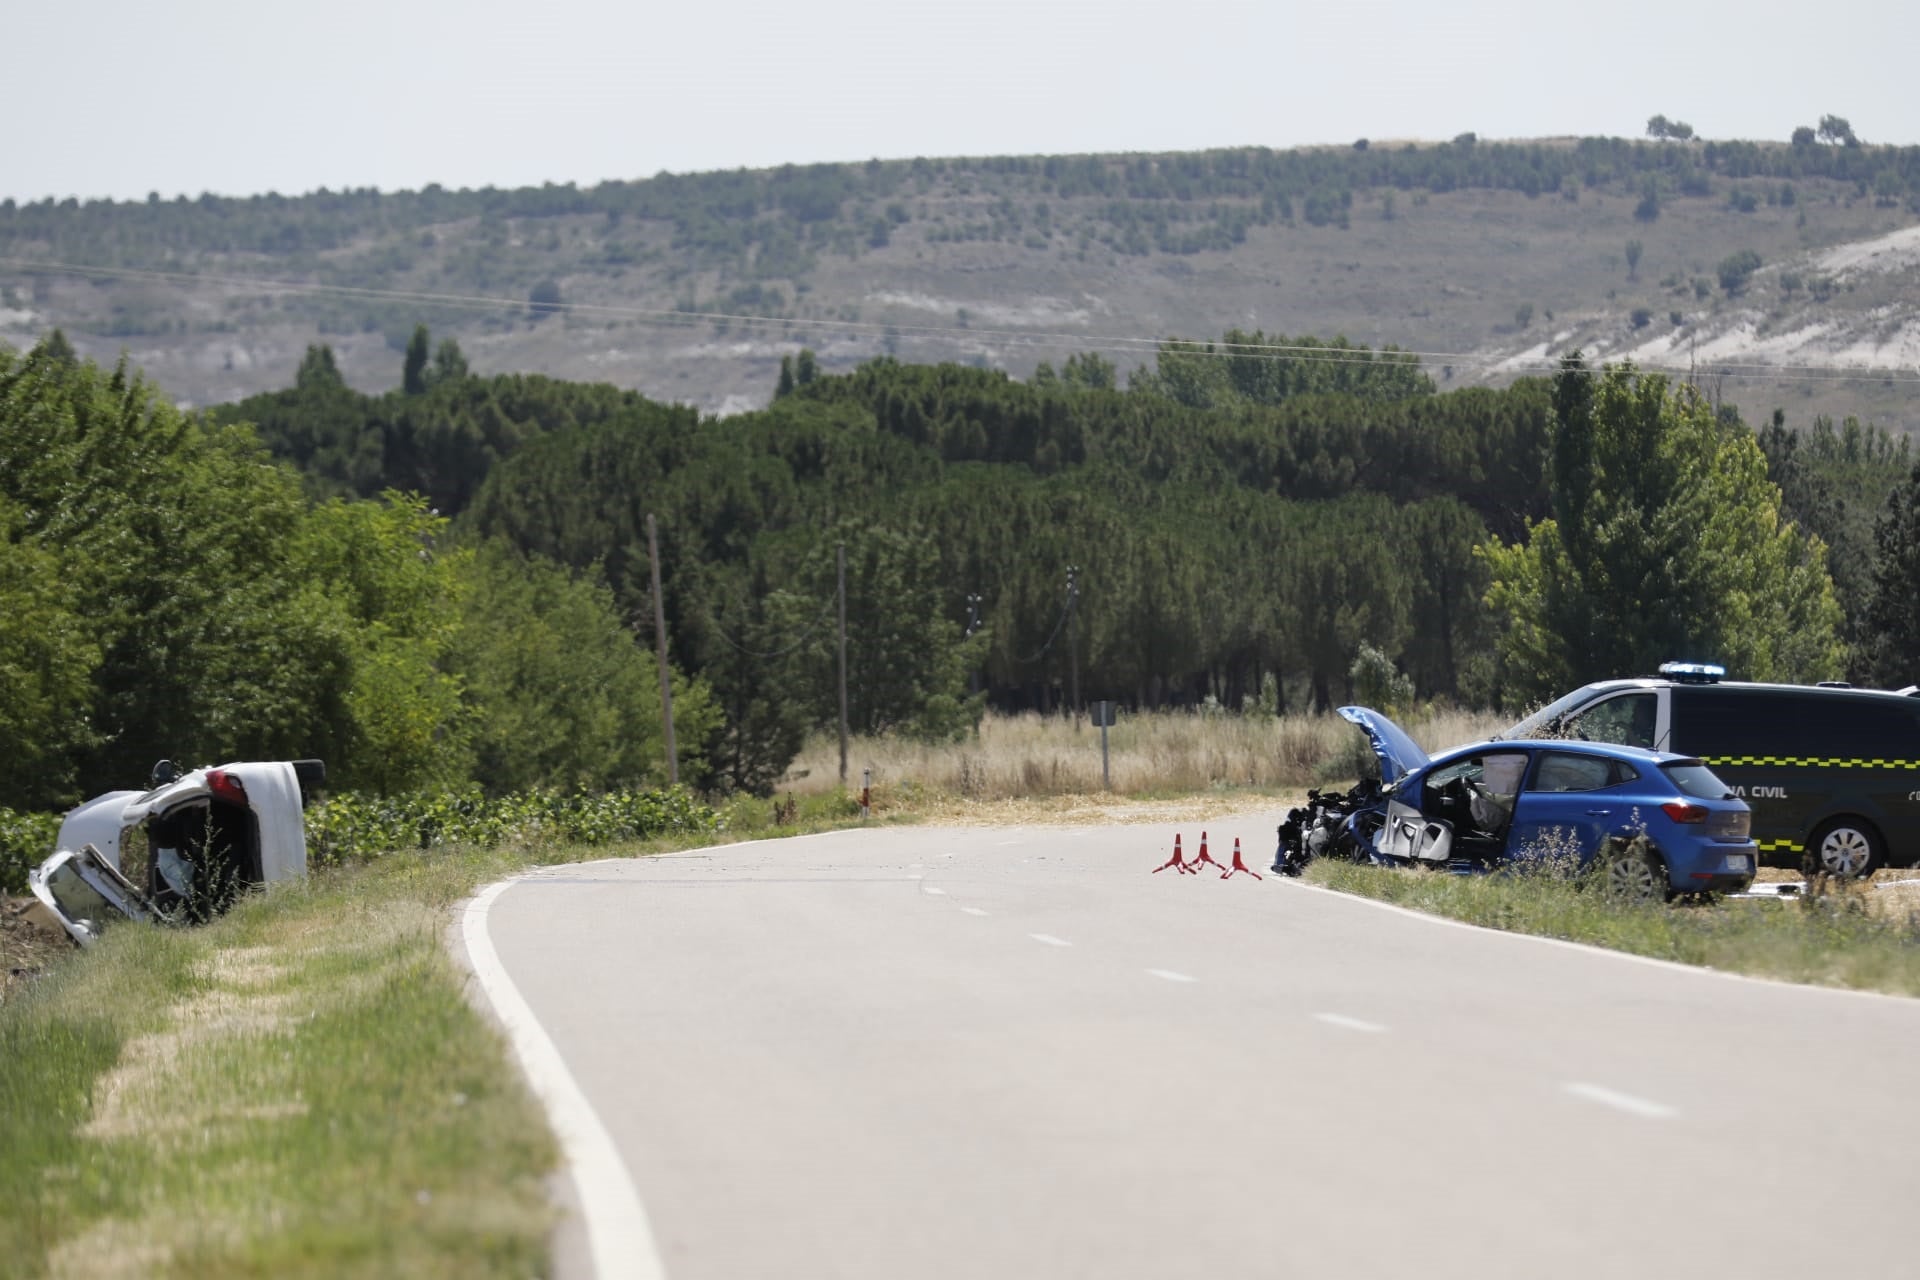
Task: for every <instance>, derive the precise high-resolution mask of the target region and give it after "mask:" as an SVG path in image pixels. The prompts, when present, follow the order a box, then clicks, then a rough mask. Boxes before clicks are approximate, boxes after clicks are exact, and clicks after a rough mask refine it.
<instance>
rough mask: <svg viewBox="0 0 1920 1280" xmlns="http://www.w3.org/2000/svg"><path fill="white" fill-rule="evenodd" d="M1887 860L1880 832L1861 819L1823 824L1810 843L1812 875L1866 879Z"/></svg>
mask: <svg viewBox="0 0 1920 1280" xmlns="http://www.w3.org/2000/svg"><path fill="white" fill-rule="evenodd" d="M1884 861H1886V850H1885V849H1884V848H1883V847H1882V845H1881V842H1880V833H1879V832H1878V831H1875V830H1874V829H1873V827H1872V825H1871V824H1869V823H1867V822H1866V821H1864V820H1862V819H1860V818H1853V817H1846V818H1834V819H1833V820H1831V821H1829V822H1823V823H1821V824H1820V826H1819V829H1818V830H1816V831H1815V832H1814V833H1813V835H1812V836H1811V837H1810V838H1809V839H1808V840H1807V854H1806V863H1807V868H1806V869H1807V873H1808V874H1809V875H1828V876H1844V877H1847V878H1849V879H1864V878H1866V877H1867V876H1870V875H1872V874H1873V873H1874V870H1875V869H1876V868H1877V867H1879V866H1880V864H1881V863H1882V862H1884Z"/></svg>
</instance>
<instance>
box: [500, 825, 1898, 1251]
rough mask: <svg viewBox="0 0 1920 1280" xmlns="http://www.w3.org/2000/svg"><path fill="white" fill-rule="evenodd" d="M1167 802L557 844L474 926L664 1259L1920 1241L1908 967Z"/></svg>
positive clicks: (1730, 1247) (1740, 1247) (581, 1231)
mask: <svg viewBox="0 0 1920 1280" xmlns="http://www.w3.org/2000/svg"><path fill="white" fill-rule="evenodd" d="M1182 831H1183V833H1184V836H1185V843H1186V848H1187V852H1188V855H1189V856H1192V855H1193V854H1194V853H1195V852H1197V850H1196V849H1195V845H1196V843H1197V837H1198V836H1199V834H1200V832H1199V829H1198V828H1197V827H1185V828H1182ZM1272 831H1273V823H1272V822H1271V821H1264V822H1262V821H1255V820H1248V821H1243V822H1227V823H1224V824H1222V825H1220V826H1218V827H1216V828H1214V829H1212V830H1211V831H1210V836H1211V850H1210V851H1211V852H1212V854H1213V856H1214V857H1215V858H1217V859H1219V860H1220V861H1222V862H1225V861H1227V860H1228V858H1229V856H1230V851H1231V848H1232V839H1233V837H1234V836H1235V835H1238V836H1240V837H1241V839H1242V840H1243V842H1244V844H1245V846H1246V850H1247V861H1248V863H1249V865H1251V866H1253V867H1255V868H1256V869H1258V870H1260V871H1261V872H1263V873H1264V872H1265V870H1266V864H1267V862H1269V861H1270V860H1271V856H1272V841H1273V836H1272ZM1172 835H1173V829H1172V828H1161V827H1112V828H1098V829H1075V830H1064V829H1057V828H1043V827H1029V828H1019V829H1009V828H984V829H983V828H975V829H963V830H946V829H915V828H887V829H875V830H863V831H850V832H840V833H834V834H829V835H823V836H814V837H806V838H801V839H794V840H785V841H769V842H761V843H755V844H747V845H737V846H732V847H723V848H717V849H707V850H700V851H695V852H690V853H685V854H678V855H673V856H669V857H661V858H653V859H645V860H635V861H617V862H600V863H591V864H583V865H576V866H565V867H556V868H550V869H547V870H543V871H541V872H539V873H536V874H534V875H530V876H528V877H525V878H523V879H521V880H518V881H516V882H514V883H513V884H511V885H510V886H509V887H507V888H506V889H504V890H503V891H500V892H499V893H498V894H497V895H496V896H494V897H493V898H492V899H491V901H490V903H489V904H488V905H487V906H486V908H485V912H484V919H483V930H484V932H485V934H486V937H487V939H488V941H489V942H490V945H491V946H492V947H493V948H494V949H495V951H496V953H497V958H498V964H499V967H500V968H501V969H503V970H504V971H505V973H506V975H508V977H509V979H510V982H511V984H512V986H513V987H514V988H517V991H518V993H519V995H520V996H522V997H524V1000H525V1003H526V1007H527V1008H528V1009H530V1010H531V1012H532V1014H533V1016H534V1017H535V1018H536V1019H537V1020H538V1023H539V1024H540V1026H541V1027H542V1028H544V1030H545V1032H546V1034H547V1036H548V1037H550V1039H551V1043H552V1045H553V1046H554V1047H556V1048H557V1049H558V1051H559V1056H560V1058H562V1059H564V1062H565V1064H566V1069H567V1071H568V1072H569V1073H570V1074H571V1077H572V1079H573V1080H574V1081H575V1082H577V1084H578V1087H579V1090H580V1092H581V1093H582V1094H583V1095H584V1096H585V1098H586V1100H587V1101H588V1103H589V1104H590V1106H591V1109H592V1112H593V1113H594V1114H595V1115H596V1116H597V1117H598V1121H599V1124H600V1126H601V1127H602V1128H603V1131H604V1134H605V1135H606V1136H607V1137H609V1138H610V1139H611V1141H612V1144H613V1147H614V1148H616V1149H617V1151H618V1154H619V1157H620V1160H619V1163H623V1164H624V1166H625V1169H626V1171H627V1173H628V1174H629V1175H630V1177H631V1182H632V1186H633V1187H634V1188H635V1189H637V1191H638V1195H639V1199H640V1200H641V1201H642V1202H643V1203H644V1205H645V1214H646V1218H647V1220H648V1221H649V1222H650V1224H651V1233H652V1236H653V1240H654V1243H655V1250H656V1256H657V1262H658V1263H659V1264H660V1269H663V1270H664V1274H665V1275H667V1276H669V1277H672V1280H774V1278H776V1277H777V1278H782V1280H816V1278H820V1280H826V1278H841V1277H844V1278H847V1280H867V1278H871V1280H914V1278H923V1277H924V1278H927V1280H935V1278H946V1277H954V1278H959V1277H967V1278H969V1280H971V1278H975V1277H1048V1278H1051V1277H1083V1276H1084V1277H1089V1278H1098V1280H1132V1278H1136V1277H1137V1278H1140V1280H1168V1278H1175V1277H1207V1278H1209V1280H1227V1278H1229V1277H1261V1278H1267V1277H1291V1276H1307V1277H1321V1276H1334V1277H1360V1276H1383V1277H1385V1276H1420V1277H1422V1278H1423V1280H1439V1278H1441V1277H1463V1278H1465V1277H1473V1278H1476V1280H1477V1278H1481V1277H1488V1276H1580V1277H1608V1276H1621V1277H1627V1276H1632V1277H1643V1276H1666V1275H1701V1276H1709V1275H1710V1276H1717V1275H1729V1276H1732V1275H1738V1276H1742V1277H1752V1276H1796V1277H1807V1278H1808V1280H1812V1278H1813V1277H1819V1276H1826V1275H1835V1274H1845V1275H1848V1276H1911V1275H1915V1274H1920V1235H1916V1233H1915V1230H1914V1227H1913V1224H1912V1219H1911V1206H1912V1204H1913V1196H1914V1194H1915V1192H1916V1191H1920V1163H1917V1162H1916V1160H1915V1156H1914V1152H1915V1151H1916V1149H1920V1118H1917V1117H1916V1113H1915V1109H1914V1106H1913V1105H1912V1104H1913V1100H1914V1097H1915V1093H1916V1090H1915V1088H1914V1085H1913V1077H1914V1075H1915V1073H1916V1071H1920V1002H1916V1001H1905V1000H1896V999H1890V998H1883V997H1871V996H1862V995H1854V994H1847V993H1838V992H1830V991H1819V990H1811V989H1805V988H1796V987H1789V986H1784V985H1778V984H1769V983H1760V982H1749V981H1743V980H1736V979H1730V978H1727V977H1724V976H1718V975H1713V974H1708V973H1704V972H1699V971H1691V970H1682V969H1679V968H1677V967H1674V966H1664V965H1659V964H1653V963H1648V962H1642V961H1634V960H1631V959H1627V958H1622V957H1618V956H1614V955H1610V954H1605V953H1601V952H1597V951H1593V950H1589V949H1585V948H1576V947H1570V946H1565V945H1559V944H1553V943H1548V942H1542V941H1539V940H1533V939H1526V938H1521V937H1516V936H1512V935H1505V934H1498V933H1492V932H1487V931H1483V930H1475V929H1469V928H1464V927H1460V926H1457V925H1449V924H1446V923H1443V922H1436V921H1433V920H1430V919H1427V918H1425V917H1418V916H1414V915H1411V914H1409V913H1405V912H1400V911H1396V910H1393V909H1389V908H1383V907H1381V906H1379V905H1376V904H1371V903H1367V902H1363V901H1359V900H1356V899H1351V898H1347V897H1343V896H1340V895H1335V894H1331V893H1327V892H1323V891H1318V890H1314V889H1311V888H1308V887H1306V886H1302V885H1299V884H1297V883H1292V882H1285V881H1279V880H1276V879H1275V878H1273V877H1271V876H1268V877H1267V878H1266V879H1265V880H1262V881H1258V882H1256V881H1254V880H1251V879H1249V878H1248V877H1245V876H1235V877H1233V878H1232V879H1231V880H1226V881H1222V880H1221V879H1219V878H1218V873H1217V872H1214V873H1211V874H1207V875H1203V876H1180V875H1176V874H1175V873H1173V872H1171V871H1168V872H1165V873H1162V874H1159V875H1153V874H1150V872H1151V869H1152V868H1153V867H1155V866H1157V865H1159V864H1160V863H1161V862H1162V861H1164V860H1165V858H1166V856H1167V853H1168V851H1169V849H1170V847H1171V843H1172ZM472 914H473V913H471V912H470V913H469V915H470V916H471V915H472ZM596 1176H597V1175H596ZM589 1225H590V1224H589ZM588 1234H589V1233H588V1230H587V1229H586V1227H583V1225H582V1224H581V1223H580V1222H578V1221H573V1222H570V1224H569V1226H568V1227H567V1228H566V1229H565V1230H564V1232H563V1236H562V1240H561V1242H560V1246H559V1258H560V1262H561V1267H562V1272H563V1274H565V1273H567V1272H573V1273H576V1274H588V1273H590V1272H591V1263H590V1260H589V1254H588V1251H587V1245H586V1243H585V1241H586V1238H587V1235H588ZM647 1270H648V1268H647V1267H646V1266H642V1267H641V1268H640V1269H639V1270H638V1271H636V1272H634V1274H647ZM654 1273H655V1274H658V1273H659V1270H658V1269H656V1270H655V1272H654Z"/></svg>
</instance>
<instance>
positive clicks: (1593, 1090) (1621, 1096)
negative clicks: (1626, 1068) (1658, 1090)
mask: <svg viewBox="0 0 1920 1280" xmlns="http://www.w3.org/2000/svg"><path fill="white" fill-rule="evenodd" d="M1561 1087H1562V1088H1563V1089H1565V1090H1566V1091H1567V1092H1568V1093H1570V1094H1572V1095H1573V1096H1574V1097H1576V1098H1583V1099H1585V1100H1586V1101H1588V1102H1597V1103H1599V1104H1600V1105H1601V1106H1603V1107H1612V1108H1613V1109H1614V1110H1615V1111H1624V1112H1626V1113H1627V1114H1628V1115H1635V1116H1640V1117H1642V1118H1644V1119H1647V1120H1669V1119H1672V1118H1673V1117H1674V1116H1676V1115H1678V1114H1679V1112H1677V1111H1675V1110H1674V1109H1673V1108H1672V1107H1669V1106H1666V1105H1664V1104H1662V1103H1658V1102H1649V1101H1647V1100H1646V1099H1645V1098H1636V1097H1634V1096H1633V1095H1632V1094H1630V1093H1621V1092H1619V1091H1618V1090H1616V1089H1608V1088H1606V1087H1605V1086H1603V1085H1597V1084H1584V1083H1582V1082H1580V1081H1574V1082H1573V1083H1571V1084H1566V1085H1562V1086H1561Z"/></svg>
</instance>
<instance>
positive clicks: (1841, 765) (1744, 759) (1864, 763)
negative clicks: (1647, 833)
mask: <svg viewBox="0 0 1920 1280" xmlns="http://www.w3.org/2000/svg"><path fill="white" fill-rule="evenodd" d="M1700 759H1701V761H1702V762H1703V763H1706V764H1726V765H1773V766H1776V767H1780V768H1798V769H1920V760H1882V759H1880V758H1879V757H1877V756H1876V757H1868V756H1701V757H1700Z"/></svg>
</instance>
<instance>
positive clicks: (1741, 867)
mask: <svg viewBox="0 0 1920 1280" xmlns="http://www.w3.org/2000/svg"><path fill="white" fill-rule="evenodd" d="M1727 870H1729V871H1739V872H1747V871H1751V870H1753V859H1752V858H1749V857H1748V856H1747V855H1746V854H1744V853H1730V854H1728V855H1727Z"/></svg>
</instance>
